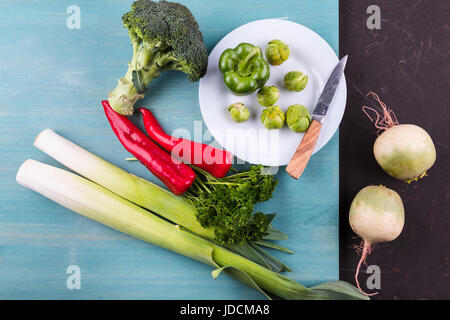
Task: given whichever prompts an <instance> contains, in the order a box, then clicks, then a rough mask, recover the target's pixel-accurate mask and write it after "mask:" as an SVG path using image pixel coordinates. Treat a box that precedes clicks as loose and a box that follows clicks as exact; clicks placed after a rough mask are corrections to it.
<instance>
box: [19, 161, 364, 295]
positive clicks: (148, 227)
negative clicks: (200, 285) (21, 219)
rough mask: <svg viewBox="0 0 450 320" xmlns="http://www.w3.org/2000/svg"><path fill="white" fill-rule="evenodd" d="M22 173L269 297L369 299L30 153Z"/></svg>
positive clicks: (93, 215) (22, 179)
mask: <svg viewBox="0 0 450 320" xmlns="http://www.w3.org/2000/svg"><path fill="white" fill-rule="evenodd" d="M16 179H17V182H18V183H20V184H21V185H23V186H25V187H27V188H30V189H32V190H34V191H36V192H38V193H40V194H42V195H44V196H45V197H47V198H49V199H51V200H53V201H55V202H57V203H59V204H60V205H62V206H64V207H66V208H68V209H70V210H72V211H75V212H77V213H79V214H81V215H83V216H85V217H87V218H90V219H93V220H95V221H97V222H100V223H103V224H104V225H107V226H109V227H111V228H114V229H116V230H119V231H121V232H124V233H126V234H128V235H131V236H133V237H136V238H138V239H141V240H143V241H146V242H149V243H152V244H154V245H157V246H160V247H163V248H166V249H168V250H171V251H174V252H177V253H180V254H182V255H184V256H187V257H190V258H192V259H195V260H198V261H200V262H203V263H205V264H207V265H210V266H211V267H213V268H215V270H214V271H213V272H212V274H213V276H214V277H217V276H218V275H219V274H220V273H221V272H222V271H223V270H226V271H227V272H229V273H230V274H231V275H233V276H234V277H236V278H237V279H239V280H240V281H242V282H244V283H246V284H247V285H250V286H252V287H254V288H255V289H257V290H259V291H260V292H262V293H263V294H265V295H266V296H267V297H269V298H270V297H272V296H277V297H280V298H284V299H368V298H367V297H366V296H365V295H363V294H361V293H360V292H359V291H358V290H357V289H356V288H355V287H353V286H352V285H350V284H348V283H346V282H343V281H336V282H330V283H325V284H321V285H318V286H315V287H312V288H306V287H304V286H303V285H301V284H299V283H297V282H295V281H293V280H291V279H289V278H287V277H285V276H282V275H280V274H278V273H276V272H273V271H271V270H269V269H266V268H264V267H262V266H260V265H259V264H257V263H254V262H252V261H250V260H248V259H246V258H244V257H242V256H240V255H238V254H236V253H233V252H231V251H229V250H227V249H224V248H222V247H220V246H218V245H216V244H214V243H213V242H212V241H210V240H208V239H206V238H203V237H199V236H197V235H195V234H193V233H191V232H190V231H187V230H185V229H184V228H182V227H180V226H178V225H174V224H172V223H170V222H168V221H166V220H164V219H162V218H160V217H158V216H156V215H154V214H152V213H150V212H149V211H146V210H145V209H143V208H141V207H139V206H137V205H135V204H133V203H131V202H130V201H128V200H125V199H124V198H122V197H120V196H118V195H116V194H114V193H113V192H111V191H109V190H107V189H106V188H103V187H101V186H99V185H98V184H96V183H94V182H92V181H89V180H87V179H85V178H83V177H80V176H78V175H76V174H73V173H70V172H68V171H65V170H63V169H59V168H56V167H53V166H50V165H47V164H44V163H41V162H38V161H35V160H30V159H29V160H26V161H25V162H24V163H23V164H22V166H21V167H20V168H19V170H18V172H17V176H16Z"/></svg>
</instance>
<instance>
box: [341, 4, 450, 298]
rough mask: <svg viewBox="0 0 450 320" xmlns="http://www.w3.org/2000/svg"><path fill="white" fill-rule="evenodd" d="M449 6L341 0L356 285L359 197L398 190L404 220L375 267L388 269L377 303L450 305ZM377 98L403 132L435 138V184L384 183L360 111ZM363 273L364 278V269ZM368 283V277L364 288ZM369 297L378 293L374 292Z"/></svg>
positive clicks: (344, 251)
mask: <svg viewBox="0 0 450 320" xmlns="http://www.w3.org/2000/svg"><path fill="white" fill-rule="evenodd" d="M373 4H375V5H378V6H379V7H380V8H381V29H380V30H369V29H368V28H367V27H366V20H367V18H368V17H369V15H370V14H367V13H366V10H367V8H368V6H369V5H373ZM449 44H450V1H448V0H422V1H420V0H414V1H413V0H370V1H367V0H341V1H340V45H339V46H340V56H341V57H342V56H344V55H345V54H348V55H349V60H348V63H347V69H346V77H347V86H348V100H347V107H346V112H345V115H344V118H343V121H342V124H341V126H340V278H341V279H342V280H347V281H349V282H351V283H354V279H353V276H354V269H355V267H356V264H357V261H358V258H359V256H358V255H357V254H356V252H355V251H354V250H352V248H351V245H353V244H358V243H359V240H358V239H355V238H354V237H355V234H354V233H353V232H352V230H351V228H350V226H349V224H348V210H349V207H350V203H351V201H352V199H353V197H354V196H355V194H356V193H357V192H358V191H359V190H360V189H361V188H363V187H365V186H366V185H371V184H375V185H378V184H383V185H385V186H387V187H389V188H392V189H394V190H396V191H397V192H398V193H399V194H400V195H401V197H402V199H403V202H404V205H405V213H406V221H405V227H404V229H403V232H402V234H401V235H400V236H399V237H398V238H397V239H396V240H394V241H392V242H390V243H385V244H379V245H377V246H376V247H375V249H374V251H373V252H372V254H371V255H370V256H369V258H368V260H367V263H368V265H371V264H377V265H379V266H380V268H381V290H380V293H379V295H377V296H375V297H373V299H449V298H450V295H449V285H450V277H449V275H450V264H449V254H450V252H449V251H450V245H449V240H450V237H449V232H450V228H449V221H450V201H449V200H450V183H449V180H450V164H449V160H450V159H449V158H450V135H449V133H450V115H449V112H450V110H449V97H450V67H449V59H448V56H449V51H450V45H449ZM370 90H373V91H374V92H376V93H378V94H379V96H380V97H381V99H382V100H383V101H384V102H385V103H386V104H387V105H388V106H389V107H391V108H392V109H393V110H394V111H395V112H396V115H397V117H398V119H399V122H400V123H413V124H416V125H419V126H421V127H422V128H424V129H425V130H427V131H428V133H429V134H430V135H431V137H432V139H433V141H434V144H435V146H436V150H437V161H436V163H435V165H434V166H433V167H432V168H431V170H429V176H427V177H425V178H423V179H421V180H420V181H419V182H414V183H411V184H407V183H404V182H401V181H397V180H395V179H394V178H391V177H390V176H388V175H387V174H385V173H384V172H383V171H382V169H381V168H380V167H379V166H378V165H377V163H376V161H375V159H374V157H373V152H372V147H373V142H374V141H375V139H376V137H377V133H376V129H375V128H374V127H373V126H372V124H371V122H370V121H369V120H368V119H367V118H366V116H365V115H364V114H363V112H362V111H361V106H363V105H372V106H375V105H376V104H375V103H374V101H373V100H370V99H367V98H366V97H365V94H366V93H367V92H368V91H370ZM363 270H366V268H365V267H364V268H363ZM367 276H368V275H367V274H365V273H363V274H361V275H360V281H361V282H362V283H363V285H364V286H365V279H366V278H367ZM369 292H370V290H369Z"/></svg>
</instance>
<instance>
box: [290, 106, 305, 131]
mask: <svg viewBox="0 0 450 320" xmlns="http://www.w3.org/2000/svg"><path fill="white" fill-rule="evenodd" d="M286 123H287V125H288V127H289V128H290V129H291V130H292V131H294V132H305V131H306V130H308V127H309V124H310V123H311V115H310V114H309V111H308V109H306V108H305V106H302V105H300V104H293V105H291V106H289V108H288V109H287V111H286Z"/></svg>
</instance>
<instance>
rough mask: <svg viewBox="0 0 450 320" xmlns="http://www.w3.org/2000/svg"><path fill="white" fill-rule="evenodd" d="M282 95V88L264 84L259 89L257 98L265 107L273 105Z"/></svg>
mask: <svg viewBox="0 0 450 320" xmlns="http://www.w3.org/2000/svg"><path fill="white" fill-rule="evenodd" d="M279 97H280V90H278V88H277V87H276V86H264V87H262V88H261V89H259V90H258V92H257V94H256V98H257V99H258V103H259V104H260V105H262V106H264V107H268V106H273V105H274V104H275V103H276V102H277V101H278V98H279Z"/></svg>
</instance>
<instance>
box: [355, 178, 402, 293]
mask: <svg viewBox="0 0 450 320" xmlns="http://www.w3.org/2000/svg"><path fill="white" fill-rule="evenodd" d="M349 221H350V226H351V227H352V229H353V231H354V232H355V233H356V234H358V235H359V236H360V237H361V238H362V240H363V241H362V245H361V248H360V249H361V258H360V260H359V263H358V266H357V268H356V272H355V281H356V285H357V286H358V289H359V290H360V291H361V292H362V293H364V291H363V290H362V289H361V287H360V285H359V281H358V274H359V270H360V268H361V265H362V263H364V262H365V261H366V258H367V256H368V255H369V254H370V252H371V250H372V246H373V245H374V244H375V243H381V242H389V241H392V240H394V239H396V238H397V237H398V236H399V234H400V233H401V232H402V229H403V225H404V223H405V211H404V208H403V202H402V199H401V198H400V196H399V194H398V193H397V192H395V191H394V190H391V189H389V188H386V187H384V186H368V187H365V188H363V189H361V190H360V191H359V192H358V194H357V195H356V196H355V198H354V199H353V202H352V204H351V206H350V213H349Z"/></svg>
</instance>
